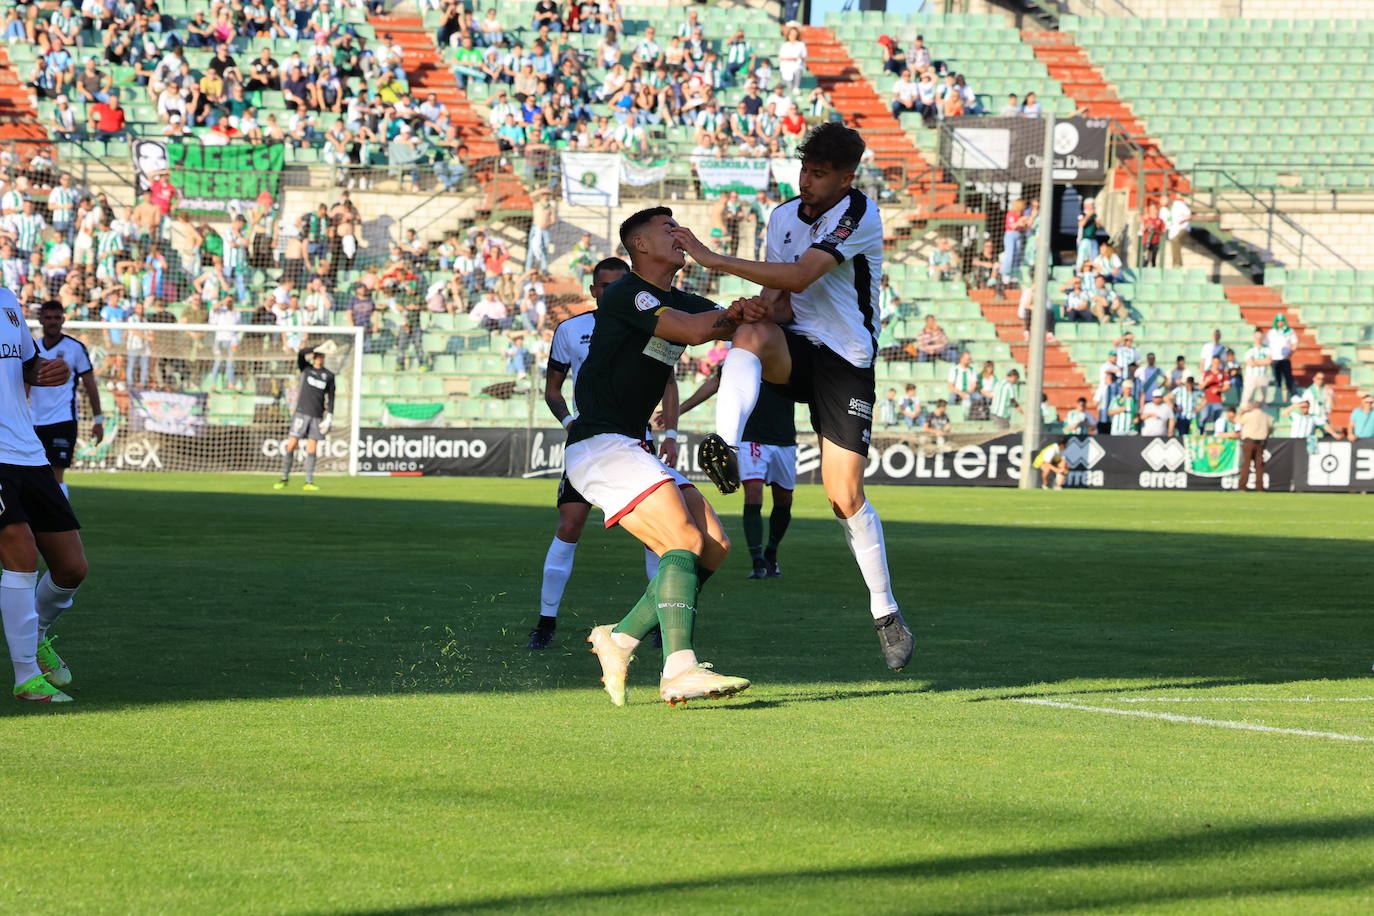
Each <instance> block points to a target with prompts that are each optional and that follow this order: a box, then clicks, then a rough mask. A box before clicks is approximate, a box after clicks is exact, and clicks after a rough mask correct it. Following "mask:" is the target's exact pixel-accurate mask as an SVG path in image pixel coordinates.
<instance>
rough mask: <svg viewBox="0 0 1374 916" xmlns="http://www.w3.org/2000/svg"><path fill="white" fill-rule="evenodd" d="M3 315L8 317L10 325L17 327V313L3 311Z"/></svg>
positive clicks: (7, 310) (12, 310) (11, 310)
mask: <svg viewBox="0 0 1374 916" xmlns="http://www.w3.org/2000/svg"><path fill="white" fill-rule="evenodd" d="M5 314H6V315H8V316H9V319H10V324H12V325H14V326H15V327H16V328H17V327H19V313H18V312H16V311H15V310H14V309H5Z"/></svg>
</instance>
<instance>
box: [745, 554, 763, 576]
mask: <svg viewBox="0 0 1374 916" xmlns="http://www.w3.org/2000/svg"><path fill="white" fill-rule="evenodd" d="M744 578H746V579H767V578H768V564H767V563H765V562H764V561H763V558H762V557H760V558H758V559H756V560H755V561H754V568H753V569H751V570H749V575H747V576H745V577H744Z"/></svg>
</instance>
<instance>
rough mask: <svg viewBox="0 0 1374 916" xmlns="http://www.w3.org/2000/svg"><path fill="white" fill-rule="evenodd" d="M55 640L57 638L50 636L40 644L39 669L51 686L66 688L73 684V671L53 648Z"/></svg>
mask: <svg viewBox="0 0 1374 916" xmlns="http://www.w3.org/2000/svg"><path fill="white" fill-rule="evenodd" d="M55 639H57V637H56V636H50V637H48V638H47V639H45V640H43V641H42V642H40V643H39V644H38V668H39V670H41V671H42V672H43V676H44V677H46V678H47V679H48V683H49V684H52V685H53V686H54V687H66V686H67V685H68V684H70V683H71V682H72V671H71V669H70V668H68V667H67V663H66V662H64V661H63V660H62V656H60V655H58V654H57V650H56V649H54V648H53V647H52V644H53V640H55Z"/></svg>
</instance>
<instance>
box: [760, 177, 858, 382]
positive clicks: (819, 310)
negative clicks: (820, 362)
mask: <svg viewBox="0 0 1374 916" xmlns="http://www.w3.org/2000/svg"><path fill="white" fill-rule="evenodd" d="M801 206H802V202H801V198H800V197H794V198H792V199H791V200H789V201H787V202H786V203H784V204H781V205H779V206H778V208H777V209H776V210H774V211H773V216H772V217H771V218H770V219H769V220H768V260H769V261H774V262H786V261H798V260H800V259H801V256H802V255H803V254H805V253H806V251H807V250H808V249H810V248H819V249H821V250H822V251H824V252H825V253H826V254H829V255H830V256H831V257H833V258H834V259H835V262H836V263H835V267H834V268H832V269H831V270H830V271H829V272H828V273H826V274H824V275H823V276H822V277H821V278H820V279H819V280H817V281H816V282H814V283H812V284H811V285H810V286H809V287H807V288H806V289H805V290H803V291H802V292H799V293H793V294H792V313H793V316H794V318H793V321H792V323H791V324H790V325H788V328H789V329H790V330H792V331H794V332H795V333H797V334H800V335H802V336H803V337H805V338H807V339H808V340H810V341H812V342H813V343H818V344H823V345H825V346H826V347H829V348H830V349H831V350H833V351H834V352H835V353H836V354H838V355H839V356H841V357H843V358H844V360H845V361H846V362H848V363H850V364H851V365H853V366H856V367H857V368H860V369H867V368H869V367H870V366H872V365H873V361H874V359H875V358H876V357H877V354H878V331H879V322H878V312H877V307H878V281H879V279H880V278H881V277H882V273H883V220H882V216H881V215H879V213H878V205H877V204H876V203H874V202H873V201H872V200H871V199H870V198H869V197H868V196H867V195H865V194H864V193H863V192H861V191H857V190H851V191H850V192H849V193H848V194H846V195H845V196H844V197H843V198H841V200H840V202H839V203H837V204H835V206H833V207H831V208H830V209H829V210H827V211H826V212H825V213H822V214H821V215H820V216H818V217H816V218H815V219H807V218H806V217H805V216H803V215H802V212H801Z"/></svg>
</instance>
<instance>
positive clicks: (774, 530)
mask: <svg viewBox="0 0 1374 916" xmlns="http://www.w3.org/2000/svg"><path fill="white" fill-rule="evenodd" d="M791 523H792V507H791V506H779V505H777V504H776V503H774V504H773V511H772V512H771V513H769V515H768V548H767V550H766V551H765V553H766V554H767V555H768V556H770V557H775V556H777V555H778V545H779V544H781V543H782V538H783V535H785V534H787V526H788V525H790V524H791Z"/></svg>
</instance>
